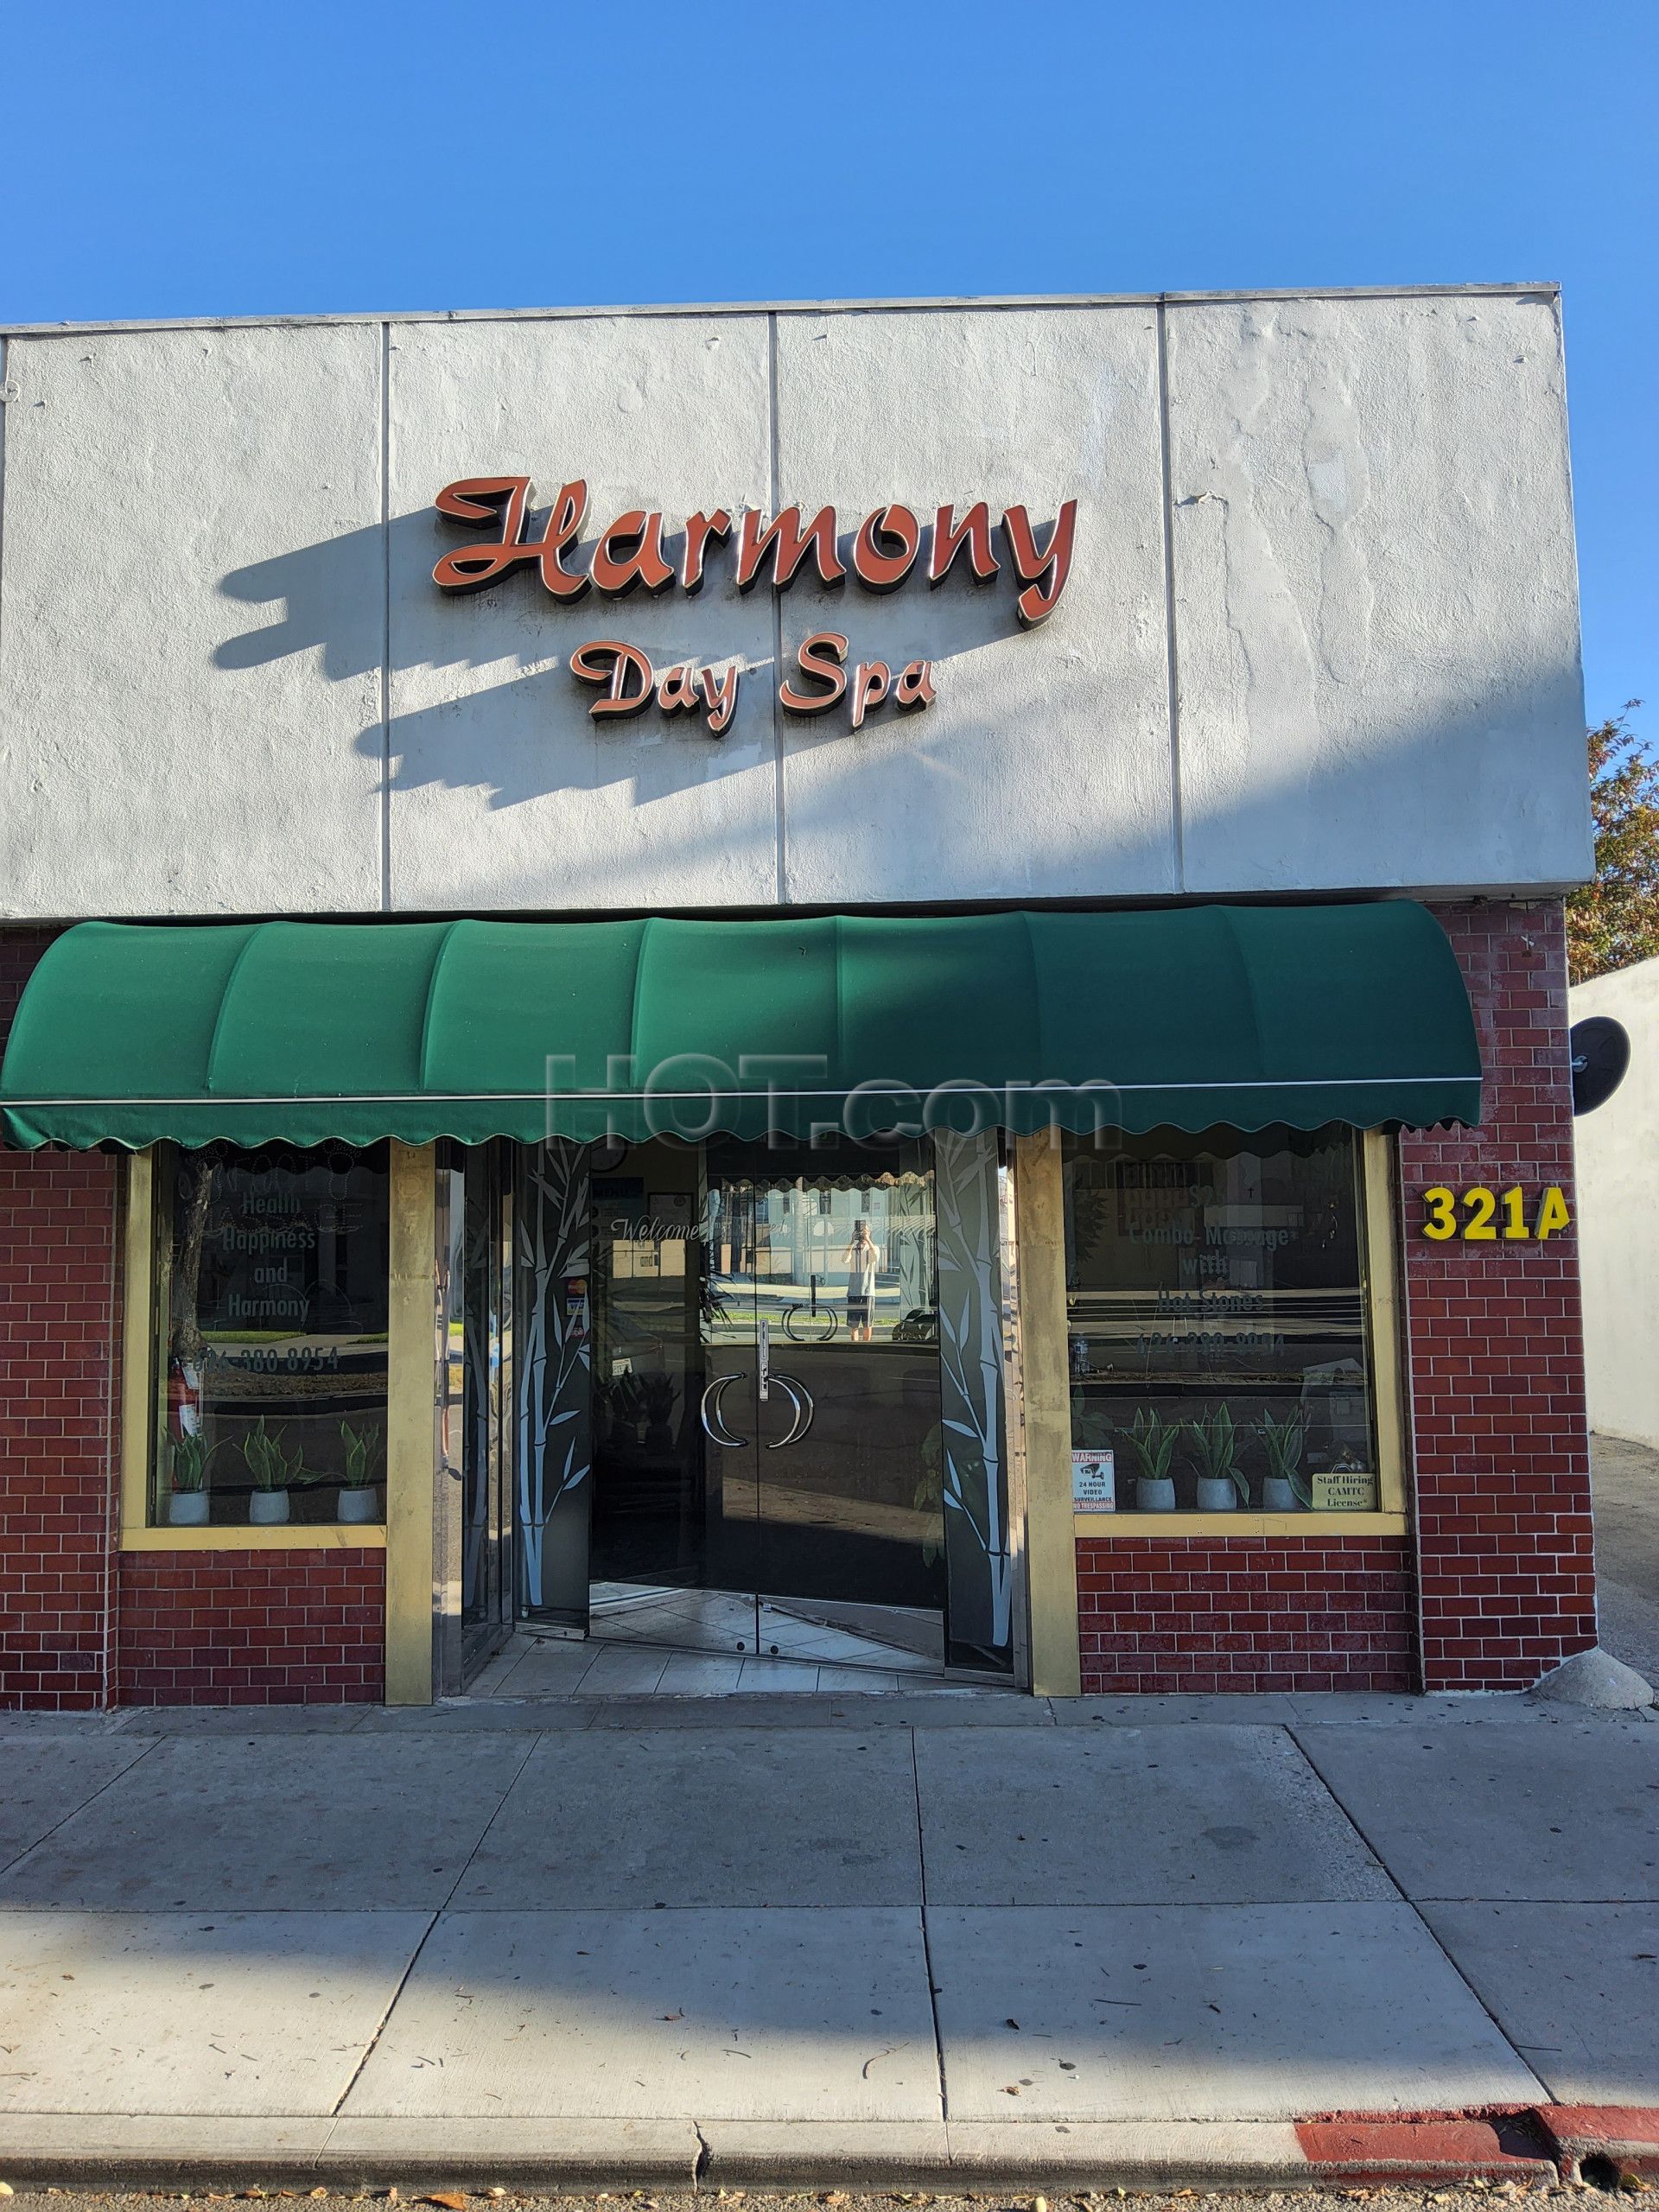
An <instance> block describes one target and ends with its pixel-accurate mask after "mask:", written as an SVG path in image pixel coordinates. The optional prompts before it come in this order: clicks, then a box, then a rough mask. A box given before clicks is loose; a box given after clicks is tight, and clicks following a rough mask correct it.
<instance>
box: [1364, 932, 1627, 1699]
mask: <svg viewBox="0 0 1659 2212" xmlns="http://www.w3.org/2000/svg"><path fill="white" fill-rule="evenodd" d="M1440 919H1441V921H1442V922H1443V923H1444V925H1445V926H1446V931H1447V933H1448V935H1449V936H1450V937H1451V939H1452V944H1453V945H1454V946H1455V948H1456V950H1457V954H1458V958H1459V962H1460V963H1462V967H1463V971H1464V975H1465V977H1466V979H1467V981H1468V984H1469V990H1470V995H1471V999H1472V1001H1473V1003H1474V1007H1475V1016H1476V1020H1477V1021H1478V1025H1479V1028H1480V1048H1481V1059H1482V1063H1483V1065H1484V1069H1485V1071H1486V1077H1487V1081H1486V1100H1485V1118H1484V1123H1483V1126H1482V1127H1481V1128H1478V1129H1474V1130H1433V1129H1431V1130H1426V1131H1423V1132H1421V1133H1410V1134H1408V1135H1404V1136H1402V1139H1401V1144H1400V1155H1401V1171H1402V1192H1403V1194H1404V1199H1405V1219H1404V1236H1403V1245H1404V1253H1405V1269H1404V1273H1405V1294H1406V1311H1407V1317H1408V1318H1407V1334H1408V1344H1409V1358H1410V1371H1411V1391H1412V1414H1413V1427H1414V1458H1415V1462H1416V1500H1417V1532H1418V1553H1419V1557H1418V1575H1419V1580H1420V1583H1421V1593H1422V1594H1421V1611H1422V1675H1423V1681H1424V1686H1425V1687H1426V1688H1429V1689H1500V1688H1508V1687H1512V1686H1514V1685H1516V1684H1523V1683H1529V1682H1533V1681H1536V1680H1537V1678H1538V1676H1539V1675H1541V1674H1542V1673H1544V1672H1545V1670H1546V1669H1548V1668H1550V1667H1554V1666H1556V1665H1558V1664H1559V1663H1560V1661H1561V1660H1563V1659H1565V1658H1567V1657H1569V1656H1571V1654H1572V1653H1573V1652H1574V1651H1581V1650H1583V1649H1586V1646H1588V1645H1590V1644H1592V1643H1594V1642H1595V1640H1596V1625H1595V1604H1594V1579H1593V1568H1594V1555H1593V1547H1592V1533H1591V1521H1590V1467H1589V1448H1588V1437H1587V1434H1586V1417H1585V1396H1584V1349H1583V1334H1582V1325H1581V1321H1580V1305H1579V1249H1578V1237H1577V1234H1576V1230H1569V1231H1566V1232H1563V1233H1561V1234H1559V1235H1557V1236H1552V1237H1551V1238H1550V1239H1549V1240H1548V1243H1543V1244H1538V1243H1503V1242H1502V1241H1500V1242H1498V1243H1491V1244H1485V1243H1474V1244H1471V1243H1464V1242H1463V1241H1462V1239H1461V1238H1459V1239H1457V1240H1456V1241H1454V1242H1452V1243H1445V1244H1435V1243H1430V1242H1429V1241H1428V1240H1427V1239H1426V1238H1425V1237H1424V1236H1422V1235H1421V1224H1422V1218H1423V1209H1422V1205H1421V1199H1420V1198H1419V1195H1418V1194H1419V1193H1420V1192H1421V1191H1422V1190H1424V1189H1425V1188H1426V1187H1427V1185H1431V1184H1434V1183H1446V1184H1449V1185H1451V1186H1452V1189H1453V1190H1458V1191H1461V1190H1465V1189H1466V1188H1467V1187H1468V1186H1469V1185H1471V1184H1476V1183H1482V1184H1486V1185H1490V1186H1491V1188H1492V1189H1494V1190H1500V1191H1501V1190H1503V1189H1506V1188H1508V1187H1509V1186H1510V1185H1512V1184H1516V1183H1518V1184H1520V1185H1522V1189H1523V1190H1524V1191H1525V1192H1526V1196H1527V1201H1528V1208H1529V1217H1530V1213H1531V1210H1532V1208H1533V1206H1534V1205H1535V1194H1536V1192H1537V1191H1538V1190H1539V1188H1540V1187H1541V1185H1545V1184H1549V1183H1559V1184H1560V1185H1561V1187H1562V1189H1563V1190H1564V1191H1565V1192H1567V1203H1568V1204H1569V1205H1573V1108H1572V1090H1571V1078H1570V1076H1569V1072H1568V1068H1567V952H1566V940H1565V931H1564V929H1563V925H1562V918H1561V909H1560V903H1559V901H1554V900H1551V901H1547V902H1541V903H1539V904H1537V905H1533V906H1463V907H1452V908H1448V909H1446V911H1444V912H1442V913H1441V915H1440Z"/></svg>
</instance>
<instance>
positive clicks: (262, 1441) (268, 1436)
mask: <svg viewBox="0 0 1659 2212" xmlns="http://www.w3.org/2000/svg"><path fill="white" fill-rule="evenodd" d="M242 1457H243V1459H245V1461H246V1463H247V1469H248V1472H249V1474H250V1475H251V1477H252V1478H253V1493H252V1495H251V1497H250V1498H249V1499H248V1518H249V1520H250V1521H251V1522H254V1523H255V1524H256V1525H257V1526H258V1527H261V1528H268V1527H270V1526H272V1525H273V1524H275V1523H276V1522H282V1521H286V1520H287V1518H288V1493H289V1489H290V1488H291V1487H292V1486H293V1485H294V1484H296V1483H300V1482H303V1481H304V1479H305V1478H304V1476H303V1475H302V1472H301V1471H300V1457H301V1453H300V1447H299V1446H298V1445H297V1444H296V1446H294V1448H293V1450H292V1451H291V1452H290V1451H288V1450H286V1449H285V1448H284V1446H283V1432H282V1430H281V1429H280V1428H273V1429H267V1428H266V1427H265V1417H264V1414H260V1416H259V1418H258V1420H257V1421H255V1423H254V1425H253V1427H251V1429H250V1430H249V1431H248V1433H247V1434H246V1435H245V1437H244V1438H243V1440H242Z"/></svg>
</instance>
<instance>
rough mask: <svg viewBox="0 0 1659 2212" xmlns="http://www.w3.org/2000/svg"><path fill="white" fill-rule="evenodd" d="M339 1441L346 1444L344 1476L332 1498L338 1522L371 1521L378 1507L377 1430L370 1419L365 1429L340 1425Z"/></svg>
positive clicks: (378, 1443)
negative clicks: (376, 1487)
mask: <svg viewBox="0 0 1659 2212" xmlns="http://www.w3.org/2000/svg"><path fill="white" fill-rule="evenodd" d="M340 1442H341V1443H342V1444H343V1445H344V1446H345V1447H346V1479H345V1481H344V1482H343V1483H342V1484H340V1494H339V1496H338V1497H336V1498H335V1500H334V1511H335V1513H336V1514H337V1515H338V1516H339V1517H340V1519H341V1520H342V1521H372V1520H373V1519H374V1517H375V1514H376V1510H377V1507H378V1494H377V1491H376V1489H375V1464H374V1463H375V1460H376V1459H377V1458H378V1454H379V1450H380V1431H379V1429H378V1427H377V1426H376V1424H375V1423H374V1422H373V1421H371V1422H370V1423H369V1425H368V1427H366V1428H353V1427H352V1424H351V1423H350V1421H341V1423H340Z"/></svg>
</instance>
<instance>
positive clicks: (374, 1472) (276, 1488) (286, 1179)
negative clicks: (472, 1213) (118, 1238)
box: [150, 1146, 388, 1527]
mask: <svg viewBox="0 0 1659 2212" xmlns="http://www.w3.org/2000/svg"><path fill="white" fill-rule="evenodd" d="M157 1232H158V1243H159V1248H160V1249H159V1252H158V1262H159V1284H158V1287H159V1296H160V1306H161V1314H162V1330H163V1337H164V1347H163V1349H164V1357H163V1360H162V1393H161V1403H160V1404H159V1406H158V1408H157V1423H156V1427H157V1435H156V1454H155V1465H154V1469H153V1476H152V1482H151V1497H150V1520H151V1522H152V1523H153V1524H166V1525H169V1526H173V1527H192V1526H201V1525H204V1524H211V1525H214V1526H233V1525H246V1524H247V1523H249V1522H252V1523H254V1524H256V1525H272V1524H280V1523H282V1522H379V1521H382V1520H384V1518H385V1433H386V1310H387V1309H386V1291H387V1262H388V1241H387V1175H386V1159H385V1147H378V1148H377V1149H376V1150H375V1151H373V1152H368V1153H362V1152H346V1151H340V1152H339V1153H329V1154H318V1153H305V1152H291V1151H287V1150H283V1151H280V1152H279V1151H277V1150H272V1151H269V1152H243V1151H240V1150H237V1149H234V1148H232V1147H229V1146H209V1147H206V1148H205V1149H203V1150H202V1151H200V1152H185V1151H180V1150H174V1149H168V1151H166V1152H164V1153H163V1154H162V1159H161V1162H160V1173H159V1176H158V1217H157Z"/></svg>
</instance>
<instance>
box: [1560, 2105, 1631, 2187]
mask: <svg viewBox="0 0 1659 2212" xmlns="http://www.w3.org/2000/svg"><path fill="white" fill-rule="evenodd" d="M1538 2119H1539V2120H1540V2122H1541V2125H1542V2126H1543V2128H1544V2130H1545V2132H1546V2133H1547V2134H1548V2137H1549V2140H1550V2145H1551V2148H1552V2150H1553V2151H1554V2156H1555V2158H1556V2162H1557V2164H1559V2165H1560V2171H1561V2177H1562V2179H1563V2180H1565V2181H1590V2182H1597V2183H1601V2184H1603V2185H1604V2186H1616V2185H1617V2183H1618V2182H1619V2181H1620V2180H1622V2179H1623V2177H1624V2176H1625V2175H1626V2174H1633V2175H1634V2176H1635V2177H1637V2180H1639V2181H1659V2107H1656V2106H1653V2105H1543V2106H1541V2107H1540V2108H1539V2113H1538Z"/></svg>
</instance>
